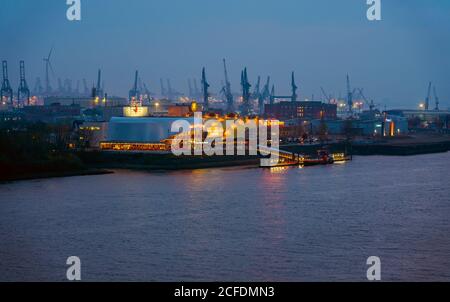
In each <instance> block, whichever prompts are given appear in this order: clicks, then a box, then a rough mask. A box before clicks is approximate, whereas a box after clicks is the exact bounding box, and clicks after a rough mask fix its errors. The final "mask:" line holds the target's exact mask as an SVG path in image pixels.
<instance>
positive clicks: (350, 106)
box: [347, 74, 353, 113]
mask: <svg viewBox="0 0 450 302" xmlns="http://www.w3.org/2000/svg"><path fill="white" fill-rule="evenodd" d="M347 105H348V112H350V113H353V91H352V89H351V86H350V76H349V75H348V74H347Z"/></svg>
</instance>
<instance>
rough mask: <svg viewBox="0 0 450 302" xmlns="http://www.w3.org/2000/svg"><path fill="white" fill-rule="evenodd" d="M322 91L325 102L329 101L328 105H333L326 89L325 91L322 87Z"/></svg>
mask: <svg viewBox="0 0 450 302" xmlns="http://www.w3.org/2000/svg"><path fill="white" fill-rule="evenodd" d="M320 90H321V91H322V94H323V96H324V98H325V101H327V102H328V103H331V99H332V97H331V95H328V94H327V93H326V91H325V89H323V87H320Z"/></svg>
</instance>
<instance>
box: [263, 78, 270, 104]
mask: <svg viewBox="0 0 450 302" xmlns="http://www.w3.org/2000/svg"><path fill="white" fill-rule="evenodd" d="M269 98H270V77H267V81H266V84H265V85H264V87H263V90H262V93H261V100H262V102H263V103H265V102H266V100H267V99H269Z"/></svg>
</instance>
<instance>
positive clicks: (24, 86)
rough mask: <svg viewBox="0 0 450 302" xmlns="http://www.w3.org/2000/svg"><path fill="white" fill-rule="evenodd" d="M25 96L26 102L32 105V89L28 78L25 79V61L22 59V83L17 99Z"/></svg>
mask: <svg viewBox="0 0 450 302" xmlns="http://www.w3.org/2000/svg"><path fill="white" fill-rule="evenodd" d="M22 98H24V99H25V100H26V104H27V105H30V89H29V88H28V84H27V80H26V79H25V62H24V61H20V84H19V89H18V90H17V100H18V101H20V100H22Z"/></svg>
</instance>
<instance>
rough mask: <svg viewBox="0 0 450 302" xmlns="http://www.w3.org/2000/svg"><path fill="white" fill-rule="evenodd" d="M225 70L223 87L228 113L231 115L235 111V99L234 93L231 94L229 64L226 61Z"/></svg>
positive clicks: (224, 63)
mask: <svg viewBox="0 0 450 302" xmlns="http://www.w3.org/2000/svg"><path fill="white" fill-rule="evenodd" d="M223 70H224V75H225V85H224V87H223V93H224V95H225V99H226V101H227V112H229V113H231V112H233V111H234V97H233V93H232V92H231V83H230V80H229V78H228V70H227V63H226V61H225V59H223Z"/></svg>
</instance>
